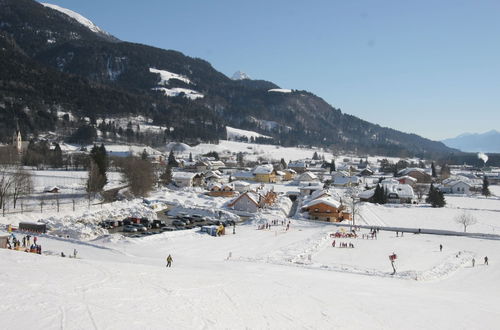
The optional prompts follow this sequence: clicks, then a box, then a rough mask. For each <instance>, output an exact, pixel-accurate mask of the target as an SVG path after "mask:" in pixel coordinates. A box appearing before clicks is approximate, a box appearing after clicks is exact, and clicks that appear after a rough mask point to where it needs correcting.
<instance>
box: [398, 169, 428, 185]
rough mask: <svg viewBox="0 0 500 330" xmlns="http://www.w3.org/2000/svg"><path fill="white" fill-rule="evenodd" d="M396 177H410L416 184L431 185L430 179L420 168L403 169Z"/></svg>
mask: <svg viewBox="0 0 500 330" xmlns="http://www.w3.org/2000/svg"><path fill="white" fill-rule="evenodd" d="M397 176H398V177H402V176H411V177H412V178H415V179H417V183H431V182H432V177H431V175H430V174H429V173H427V171H425V170H424V169H422V168H405V169H403V170H401V171H399V172H398V175H397Z"/></svg>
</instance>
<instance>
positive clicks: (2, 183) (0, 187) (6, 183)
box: [0, 166, 14, 209]
mask: <svg viewBox="0 0 500 330" xmlns="http://www.w3.org/2000/svg"><path fill="white" fill-rule="evenodd" d="M13 183H14V176H13V175H12V173H10V172H9V169H8V167H7V166H1V167H0V209H3V208H5V203H6V202H7V198H8V196H9V193H10V189H11V187H12V185H13Z"/></svg>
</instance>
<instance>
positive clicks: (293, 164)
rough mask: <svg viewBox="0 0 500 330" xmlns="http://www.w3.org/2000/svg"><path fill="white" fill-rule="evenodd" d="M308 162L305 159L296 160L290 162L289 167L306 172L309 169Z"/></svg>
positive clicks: (297, 171)
mask: <svg viewBox="0 0 500 330" xmlns="http://www.w3.org/2000/svg"><path fill="white" fill-rule="evenodd" d="M307 167H308V165H307V163H306V162H305V161H296V162H290V163H288V168H289V169H291V170H294V171H295V172H296V173H304V172H305V171H307Z"/></svg>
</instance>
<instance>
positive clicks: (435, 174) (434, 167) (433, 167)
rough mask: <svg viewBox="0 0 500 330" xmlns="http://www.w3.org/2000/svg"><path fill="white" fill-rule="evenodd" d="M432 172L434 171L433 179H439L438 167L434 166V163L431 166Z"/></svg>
mask: <svg viewBox="0 0 500 330" xmlns="http://www.w3.org/2000/svg"><path fill="white" fill-rule="evenodd" d="M431 171H432V177H433V178H437V173H436V165H434V162H432V164H431Z"/></svg>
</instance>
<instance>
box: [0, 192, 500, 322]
mask: <svg viewBox="0 0 500 330" xmlns="http://www.w3.org/2000/svg"><path fill="white" fill-rule="evenodd" d="M152 198H155V199H159V200H161V199H164V200H166V201H170V202H172V203H173V204H175V205H178V206H181V207H184V208H196V207H203V208H206V209H210V208H214V209H215V208H219V207H220V206H221V205H223V203H224V199H222V198H221V199H209V198H206V197H203V196H201V195H200V194H199V193H198V192H197V191H196V190H189V189H187V190H182V191H171V190H164V191H162V192H158V193H156V194H155V195H154V196H152ZM447 200H448V206H447V207H446V208H443V209H432V208H425V207H415V208H404V207H388V206H376V205H364V206H363V209H362V215H363V217H364V218H363V221H366V222H367V223H371V222H372V224H373V225H380V223H379V221H380V219H382V221H384V223H386V224H387V225H402V223H403V222H405V223H406V224H407V225H408V227H410V226H411V227H415V226H417V227H422V228H426V227H427V226H431V225H433V226H434V227H433V228H442V229H452V230H460V228H459V227H457V226H458V225H457V224H455V223H454V222H453V221H452V218H453V214H454V213H455V211H457V210H458V208H457V207H458V206H459V205H460V207H461V208H468V209H469V210H470V212H471V213H472V214H474V216H476V217H477V218H481V220H480V221H481V223H478V224H477V225H474V226H472V227H471V230H470V231H478V232H486V233H496V232H495V231H494V229H493V228H492V226H494V225H495V221H496V220H495V218H498V216H495V213H494V212H496V214H498V212H499V211H500V201H499V200H498V199H496V197H492V198H490V199H488V200H485V199H483V198H466V197H454V198H447ZM131 203H132V204H131V205H129V206H128V208H127V205H125V204H127V203H122V204H115V205H110V206H109V209H106V210H104V211H102V212H110V213H117V214H119V213H120V212H119V211H118V210H119V209H122V210H123V211H122V213H120V214H119V215H120V216H125V214H126V213H127V212H132V211H134V210H140V209H141V207H142V206H139V203H138V202H131ZM106 207H108V206H106ZM114 210H115V211H116V212H115V211H114ZM270 212H271V213H267V215H266V214H262V215H260V216H259V217H258V219H259V221H260V222H262V221H265V220H269V221H270V220H275V219H278V218H279V219H283V217H278V213H272V212H273V211H270ZM489 212H490V213H489ZM82 216H83V214H82ZM87 216H88V218H97V217H98V209H96V210H94V211H92V212H90V213H89V214H88V215H87ZM483 218H484V219H483ZM77 219H79V220H78V221H77ZM434 219H439V220H434ZM53 221H56V219H53ZM290 221H291V227H290V230H288V231H287V230H286V229H285V227H284V226H282V225H276V226H272V227H271V229H269V230H257V222H258V221H257V220H256V221H251V222H247V223H245V224H242V225H238V226H236V234H235V235H233V234H232V233H231V231H229V233H228V234H227V235H225V236H222V237H211V236H208V235H206V234H201V233H199V232H198V231H197V230H186V231H178V232H170V233H164V234H159V235H154V236H147V237H144V238H125V237H122V236H120V235H117V234H115V235H105V236H101V237H99V238H96V239H94V240H90V241H89V240H88V238H85V237H81V238H83V239H86V240H84V241H80V240H77V239H74V238H69V239H68V238H61V237H54V236H42V237H41V238H40V239H39V242H40V244H41V245H42V247H43V250H44V251H45V253H44V254H43V255H42V256H39V255H35V254H30V253H23V252H17V251H9V250H1V249H0V269H1V271H0V277H1V279H2V281H0V292H1V293H2V304H1V305H0V306H1V307H0V317H1V319H2V327H5V328H13V327H16V328H21V329H24V328H29V327H36V328H39V329H56V328H57V329H60V328H62V329H88V328H95V329H144V328H147V329H164V328H175V329H193V328H194V329H220V328H223V329H228V328H230V329H262V328H272V329H276V328H277V329H299V328H300V329H302V328H314V329H318V328H319V329H325V328H327V329H332V328H334V329H337V328H338V329H401V328H402V329H456V328H460V329H463V328H465V329H497V328H498V323H499V322H500V310H499V309H498V305H499V303H500V286H499V285H498V278H499V276H500V262H499V261H498V260H500V241H498V240H487V239H478V238H470V237H453V236H439V235H417V234H408V233H407V234H405V235H404V237H400V235H399V237H397V236H396V235H395V233H393V232H384V231H380V232H379V234H378V237H377V239H363V238H361V237H358V238H355V239H342V238H336V239H335V240H336V246H337V247H335V248H334V247H332V246H331V243H332V241H333V238H331V237H330V234H331V233H333V232H336V231H337V230H340V229H338V228H337V227H335V226H333V225H330V224H324V223H311V222H308V221H304V220H293V219H292V220H290ZM71 222H79V223H88V222H89V220H88V219H87V220H82V218H81V217H79V216H77V215H75V217H74V218H73V219H71V218H68V220H67V221H61V223H65V224H67V225H68V226H69V225H70V224H71ZM452 227H453V228H452ZM79 230H81V229H79ZM367 233H368V231H367V230H364V229H362V230H361V232H360V234H361V235H363V234H367ZM70 236H71V237H74V236H73V235H70ZM63 237H65V236H64V235H63ZM342 242H344V243H353V244H354V246H355V247H354V248H339V247H338V246H339V243H342ZM440 244H442V245H443V251H442V252H440V251H439V245H440ZM73 249H77V250H78V258H77V259H73V258H71V259H69V258H61V257H60V253H61V252H64V253H65V254H71V253H72V252H73ZM393 252H394V253H396V254H397V255H398V259H397V261H396V268H397V273H396V274H395V275H390V274H391V272H392V268H391V265H390V262H389V259H388V256H389V255H390V254H392V253H393ZM168 254H171V255H172V256H173V259H174V262H173V267H172V268H166V267H165V258H166V256H167V255H168ZM484 256H488V257H489V259H490V265H489V266H486V265H484V264H483V258H484ZM228 257H229V258H228ZM472 258H475V260H476V265H475V267H472Z"/></svg>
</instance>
